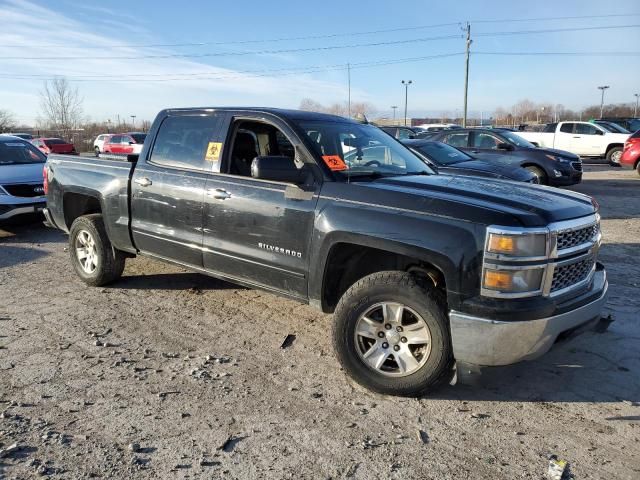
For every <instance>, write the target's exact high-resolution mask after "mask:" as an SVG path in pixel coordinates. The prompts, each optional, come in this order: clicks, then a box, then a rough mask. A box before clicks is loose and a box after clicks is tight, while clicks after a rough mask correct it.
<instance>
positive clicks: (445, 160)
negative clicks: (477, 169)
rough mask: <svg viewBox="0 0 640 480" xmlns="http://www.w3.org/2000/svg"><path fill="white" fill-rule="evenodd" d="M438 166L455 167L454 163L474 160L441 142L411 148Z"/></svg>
mask: <svg viewBox="0 0 640 480" xmlns="http://www.w3.org/2000/svg"><path fill="white" fill-rule="evenodd" d="M411 148H413V149H415V150H417V151H418V153H421V154H422V155H424V156H425V157H427V159H429V160H431V161H432V162H433V163H435V164H436V165H453V164H454V163H460V162H466V161H468V160H473V159H472V158H471V157H470V156H469V155H467V154H466V153H464V152H461V151H460V150H458V149H457V148H454V147H452V146H451V145H447V144H446V143H440V142H429V143H425V144H424V145H417V146H411Z"/></svg>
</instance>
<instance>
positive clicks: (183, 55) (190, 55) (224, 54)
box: [0, 35, 462, 60]
mask: <svg viewBox="0 0 640 480" xmlns="http://www.w3.org/2000/svg"><path fill="white" fill-rule="evenodd" d="M452 38H462V36H461V35H441V36H438V37H422V38H411V39H408V40H394V41H387V42H373V43H355V44H351V45H332V46H324V47H307V48H285V49H278V50H258V51H250V52H215V53H173V54H162V55H135V56H121V57H119V56H115V57H95V56H73V57H68V56H65V57H54V56H46V57H24V56H20V57H0V60H138V59H142V58H202V57H228V56H245V55H272V54H278V53H294V52H316V51H324V50H338V49H344V48H358V47H379V46H385V45H402V44H407V43H418V42H430V41H435V40H449V39H452Z"/></svg>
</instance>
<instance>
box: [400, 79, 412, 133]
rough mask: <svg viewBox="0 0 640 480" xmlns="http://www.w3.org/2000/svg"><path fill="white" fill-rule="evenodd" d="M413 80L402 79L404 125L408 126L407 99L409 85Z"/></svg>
mask: <svg viewBox="0 0 640 480" xmlns="http://www.w3.org/2000/svg"><path fill="white" fill-rule="evenodd" d="M412 83H413V81H411V80H407V81H406V82H405V81H404V80H402V84H403V85H404V126H405V127H406V126H407V100H408V98H409V85H411V84H412Z"/></svg>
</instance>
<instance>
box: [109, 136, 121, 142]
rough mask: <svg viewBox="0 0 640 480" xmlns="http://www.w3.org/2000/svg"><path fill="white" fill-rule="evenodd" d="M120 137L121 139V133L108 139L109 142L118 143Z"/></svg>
mask: <svg viewBox="0 0 640 480" xmlns="http://www.w3.org/2000/svg"><path fill="white" fill-rule="evenodd" d="M121 139H122V135H114V136H113V137H111V138H110V139H109V143H120V140H121Z"/></svg>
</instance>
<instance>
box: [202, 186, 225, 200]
mask: <svg viewBox="0 0 640 480" xmlns="http://www.w3.org/2000/svg"><path fill="white" fill-rule="evenodd" d="M207 195H208V196H210V197H213V198H216V199H218V200H226V199H227V198H231V194H230V193H229V192H227V191H226V190H225V189H223V188H212V189H211V190H207Z"/></svg>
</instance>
